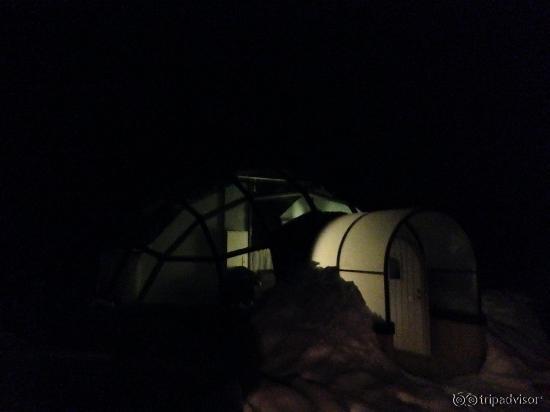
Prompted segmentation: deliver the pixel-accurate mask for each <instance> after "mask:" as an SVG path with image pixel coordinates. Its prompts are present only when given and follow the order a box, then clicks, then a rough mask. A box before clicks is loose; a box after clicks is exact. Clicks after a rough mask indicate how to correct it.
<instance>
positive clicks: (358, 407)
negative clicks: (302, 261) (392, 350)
mask: <svg viewBox="0 0 550 412" xmlns="http://www.w3.org/2000/svg"><path fill="white" fill-rule="evenodd" d="M372 323H373V314H372V313H371V312H370V310H369V309H368V307H367V306H366V305H365V302H364V300H363V298H362V296H361V294H360V292H359V290H358V289H357V288H356V286H355V285H354V284H353V283H352V282H346V281H344V280H343V279H341V278H340V276H339V275H338V272H337V271H336V270H335V269H332V268H327V269H310V270H305V271H304V272H303V273H301V275H300V276H299V277H297V278H294V279H292V281H288V282H280V283H278V284H277V285H276V286H275V287H274V288H273V289H272V290H271V291H270V293H269V295H268V296H267V297H266V300H265V302H264V303H263V305H262V307H261V308H260V309H259V311H258V313H257V314H256V315H255V316H254V318H253V325H254V328H255V330H256V332H257V334H258V340H259V346H260V354H261V358H262V364H261V372H262V375H263V377H264V378H263V380H262V382H261V383H260V385H259V387H257V388H256V390H254V391H252V392H251V393H250V395H249V397H248V399H247V402H246V405H245V410H249V411H288V412H292V411H300V412H303V411H350V410H351V411H369V410H392V411H401V410H411V409H413V410H447V409H448V410H452V406H451V404H450V397H449V395H448V394H447V393H445V391H444V390H443V389H442V388H440V387H438V386H436V385H435V384H432V383H430V382H428V381H423V380H415V379H413V378H411V377H409V376H408V375H407V374H405V373H403V372H402V371H401V369H400V368H399V367H398V366H397V365H396V364H394V363H393V362H392V361H391V360H390V359H389V358H388V357H387V356H386V355H385V353H384V352H382V350H381V348H380V345H379V343H378V338H377V336H376V334H375V333H374V332H373V330H372Z"/></svg>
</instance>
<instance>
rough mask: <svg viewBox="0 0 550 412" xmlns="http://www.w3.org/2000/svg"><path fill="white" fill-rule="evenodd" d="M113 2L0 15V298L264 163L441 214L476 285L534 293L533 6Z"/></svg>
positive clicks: (540, 131)
mask: <svg viewBox="0 0 550 412" xmlns="http://www.w3.org/2000/svg"><path fill="white" fill-rule="evenodd" d="M114 3H115V2H112V3H111V2H84V1H76V2H54V1H49V2H9V3H8V2H5V3H4V4H3V6H2V9H3V10H2V16H3V18H4V20H5V23H4V24H3V25H2V32H3V33H2V36H1V37H2V40H0V42H1V43H2V66H3V67H4V70H5V71H4V73H5V74H4V76H3V79H2V91H3V92H2V94H3V97H4V98H5V105H4V106H5V108H6V109H7V110H3V113H2V116H3V117H4V116H5V117H6V119H7V120H8V128H7V131H6V132H5V133H2V135H3V137H2V141H3V143H2V146H3V147H4V148H3V149H2V156H3V157H5V158H6V161H2V166H1V167H2V173H1V182H2V187H3V190H2V193H3V196H2V197H3V198H4V200H3V203H4V206H5V207H6V211H7V212H6V213H2V221H3V222H2V232H3V233H2V237H3V239H2V242H4V245H5V246H8V247H7V248H6V247H4V250H9V251H10V253H11V258H10V259H8V262H9V263H8V264H7V266H6V272H5V273H4V275H6V276H7V277H8V279H11V282H12V283H15V284H17V282H18V280H17V279H28V278H33V277H38V276H46V277H48V276H49V277H52V276H54V275H55V271H56V270H58V269H57V268H58V267H59V266H58V264H59V261H64V260H65V259H67V258H68V257H69V256H71V255H73V254H74V253H75V250H78V249H79V248H83V247H84V246H82V245H89V246H86V247H90V248H92V249H93V248H97V247H100V246H101V245H102V244H103V243H104V242H105V239H107V238H109V237H112V236H115V235H116V233H117V230H118V228H119V227H121V226H122V223H123V222H124V221H125V218H124V216H125V215H126V211H128V210H130V211H135V210H139V208H140V207H142V206H143V205H144V204H146V203H147V202H148V201H150V200H154V199H156V198H164V197H167V196H173V193H174V188H176V190H181V191H185V190H186V188H187V187H189V186H195V185H200V183H202V182H204V181H208V180H209V179H211V178H215V177H217V176H219V175H222V174H223V173H225V172H227V171H230V170H233V169H235V168H246V167H265V166H268V167H287V168H291V169H294V170H295V172H296V174H298V175H304V176H306V177H310V178H311V179H313V180H317V181H320V182H324V183H325V184H326V186H327V187H328V188H329V189H332V190H333V191H334V192H336V193H337V194H338V195H340V196H341V197H344V198H349V199H351V200H353V201H355V202H356V203H357V204H358V205H360V206H362V207H363V208H364V209H367V210H369V209H376V208H391V207H402V206H426V207H433V208H438V209H442V210H444V211H447V212H449V213H451V214H452V215H453V216H455V217H456V218H457V219H458V220H459V221H460V222H461V223H462V224H463V226H464V227H465V229H466V231H467V232H468V233H469V234H470V235H471V237H472V240H473V242H474V247H475V248H476V250H477V252H478V256H479V260H480V268H481V269H482V279H483V282H484V284H485V285H487V286H496V285H499V284H504V285H506V286H514V287H515V286H518V285H520V286H525V285H526V284H527V285H529V288H531V289H534V290H536V291H539V292H541V291H542V290H547V289H545V288H549V287H550V282H549V281H548V273H547V270H546V261H545V257H546V253H547V250H546V249H547V246H546V245H547V244H548V239H547V230H546V227H545V225H546V224H547V220H548V219H547V217H548V212H547V210H548V209H549V190H548V174H549V173H548V172H549V170H548V156H549V151H550V148H549V143H548V138H547V136H548V134H549V131H550V129H549V128H548V126H547V125H546V123H545V120H547V118H548V113H549V102H548V94H547V92H548V84H549V83H548V81H549V80H550V79H549V75H548V74H549V72H550V66H549V60H548V46H547V45H548V44H549V42H548V40H550V39H549V36H548V27H550V21H549V17H550V14H549V10H548V8H546V7H545V5H544V2H525V1H524V2H437V3H436V4H434V5H419V4H417V3H412V2H411V3H403V2H378V3H375V2H369V1H357V0H353V1H342V2H336V1H322V2H284V1H267V2H257V3H254V2H232V1H229V2H221V1H217V2H209V1H197V2H182V3H180V5H178V6H175V5H172V6H170V7H167V6H166V7H165V6H164V5H163V6H161V5H159V4H155V3H154V2H127V1H123V2H118V3H117V4H114ZM12 251H13V252H12ZM52 256H55V258H53V257H52ZM541 293H542V292H541Z"/></svg>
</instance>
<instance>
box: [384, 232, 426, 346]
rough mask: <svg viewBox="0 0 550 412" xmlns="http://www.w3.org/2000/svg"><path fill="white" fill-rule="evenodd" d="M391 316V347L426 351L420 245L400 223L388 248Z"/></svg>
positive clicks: (423, 270) (422, 266)
mask: <svg viewBox="0 0 550 412" xmlns="http://www.w3.org/2000/svg"><path fill="white" fill-rule="evenodd" d="M388 272H389V273H388V277H389V284H390V285H389V286H390V310H391V318H392V321H393V322H394V323H395V336H394V347H395V349H399V350H403V351H407V352H413V353H417V354H421V355H429V354H430V329H429V312H428V308H429V306H428V293H427V290H426V274H425V268H424V264H423V260H422V252H421V248H420V245H419V244H418V242H417V241H416V239H415V238H414V236H412V234H411V233H410V232H409V231H408V230H407V229H406V228H405V227H404V228H402V229H400V230H399V232H398V233H397V236H396V237H395V239H394V241H393V242H392V245H391V249H390V262H389V265H388Z"/></svg>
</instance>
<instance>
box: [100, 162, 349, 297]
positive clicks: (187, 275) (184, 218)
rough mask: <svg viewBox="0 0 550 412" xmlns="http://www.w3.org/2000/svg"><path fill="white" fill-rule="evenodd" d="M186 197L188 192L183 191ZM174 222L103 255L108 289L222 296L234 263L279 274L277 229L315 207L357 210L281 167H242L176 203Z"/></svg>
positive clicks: (103, 285)
mask: <svg viewBox="0 0 550 412" xmlns="http://www.w3.org/2000/svg"><path fill="white" fill-rule="evenodd" d="M180 199H181V197H180ZM170 210H171V216H170V217H169V218H168V219H166V220H167V221H169V222H168V223H167V224H166V225H164V226H162V227H160V228H159V229H158V230H156V231H153V232H154V233H153V234H152V235H150V238H149V239H147V240H146V241H145V242H143V244H142V245H133V247H132V248H131V249H130V250H127V251H125V252H124V253H120V254H119V255H120V256H119V258H118V262H117V259H116V257H115V258H113V256H108V257H107V258H105V259H103V263H104V264H103V270H102V276H101V277H102V279H101V284H100V289H101V290H102V291H103V292H104V295H105V294H107V295H110V296H111V298H112V299H114V300H115V301H117V302H120V303H129V302H136V301H140V302H147V303H177V304H186V305H188V304H202V303H210V302H215V301H216V299H217V298H218V297H219V293H220V285H221V284H222V282H223V279H224V275H225V273H226V272H227V270H228V269H231V268H233V267H245V268H248V269H249V270H251V271H252V272H255V273H259V274H262V275H265V276H266V277H267V279H266V281H265V282H264V285H266V286H267V285H268V284H269V283H270V282H272V280H270V279H273V276H272V273H271V272H272V269H273V263H272V259H271V252H270V249H269V248H270V245H271V239H272V234H273V233H274V232H275V231H278V230H279V229H280V228H281V227H282V226H283V225H285V224H286V223H288V222H289V221H292V220H294V219H296V218H297V217H299V216H302V215H304V214H306V213H308V212H311V211H321V212H339V213H352V212H354V211H356V209H355V208H353V207H352V206H350V205H349V204H348V203H346V202H343V201H339V200H337V199H334V198H333V197H332V196H331V195H330V194H329V193H328V192H327V191H326V190H324V189H323V188H322V187H320V186H315V185H313V184H311V183H309V182H305V181H301V180H294V179H292V178H290V177H288V176H286V175H283V174H280V173H273V172H272V173H258V172H253V171H248V172H242V173H239V174H238V175H237V176H234V177H233V178H231V179H228V181H227V182H225V183H222V184H219V185H217V186H216V187H212V188H210V189H207V190H204V191H202V192H200V193H195V194H190V195H187V196H185V195H184V199H183V200H181V201H180V202H178V204H172V205H170Z"/></svg>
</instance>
